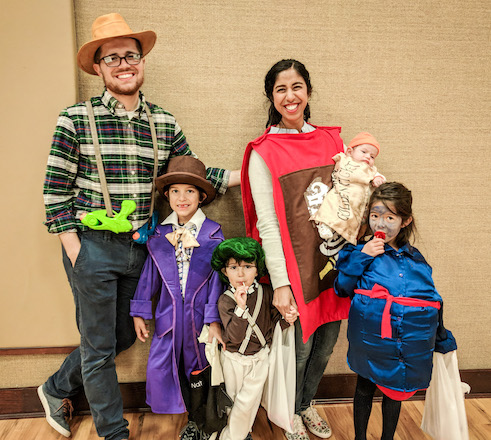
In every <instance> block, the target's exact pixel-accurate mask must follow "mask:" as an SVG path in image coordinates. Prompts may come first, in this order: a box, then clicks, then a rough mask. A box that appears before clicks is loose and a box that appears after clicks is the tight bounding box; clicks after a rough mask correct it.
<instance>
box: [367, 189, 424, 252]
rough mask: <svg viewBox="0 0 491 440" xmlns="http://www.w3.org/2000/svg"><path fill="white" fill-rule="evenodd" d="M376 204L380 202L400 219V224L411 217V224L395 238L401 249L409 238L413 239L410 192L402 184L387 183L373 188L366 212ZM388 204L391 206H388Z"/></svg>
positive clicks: (413, 224)
mask: <svg viewBox="0 0 491 440" xmlns="http://www.w3.org/2000/svg"><path fill="white" fill-rule="evenodd" d="M377 202H382V203H383V204H384V205H385V207H386V208H387V209H388V210H389V211H391V212H393V213H394V214H396V215H398V216H399V217H401V219H402V223H404V222H406V221H407V220H408V219H409V218H410V217H412V221H411V223H409V224H408V225H407V226H405V227H404V228H402V229H401V230H400V231H399V234H398V235H397V237H396V246H397V247H402V246H404V245H405V244H406V243H409V241H410V239H411V238H413V239H414V235H415V233H416V225H415V223H414V216H413V210H412V204H413V196H412V195H411V191H409V190H408V189H407V188H406V187H405V186H404V185H403V184H402V183H398V182H387V183H384V184H382V185H380V186H379V187H378V188H375V190H374V191H373V193H372V196H371V197H370V202H369V203H368V210H369V211H370V209H371V208H372V206H373V205H374V204H375V203H377ZM389 203H390V204H391V206H388V204H389ZM394 209H395V212H394ZM372 232H375V231H372Z"/></svg>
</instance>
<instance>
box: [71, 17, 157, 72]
mask: <svg viewBox="0 0 491 440" xmlns="http://www.w3.org/2000/svg"><path fill="white" fill-rule="evenodd" d="M118 37H128V38H134V39H136V40H138V41H139V42H140V44H141V47H142V55H143V56H145V55H146V54H147V53H148V52H150V51H151V50H152V47H153V46H154V44H155V41H156V40H157V34H156V33H155V32H154V31H143V32H133V31H132V30H131V28H130V27H129V26H128V24H127V23H126V21H125V19H124V18H123V17H122V16H121V15H119V14H117V13H115V12H113V13H112V14H107V15H101V16H100V17H97V18H96V19H95V21H94V23H92V40H90V41H89V42H88V43H85V44H84V45H83V46H82V47H81V48H80V50H79V51H78V54H77V63H78V67H80V68H81V69H82V70H83V71H84V72H87V73H90V74H91V75H97V73H96V71H95V70H94V68H93V67H92V65H93V64H94V55H95V53H96V52H97V49H99V47H101V46H102V45H103V44H104V43H106V42H107V41H109V40H112V39H113V38H118Z"/></svg>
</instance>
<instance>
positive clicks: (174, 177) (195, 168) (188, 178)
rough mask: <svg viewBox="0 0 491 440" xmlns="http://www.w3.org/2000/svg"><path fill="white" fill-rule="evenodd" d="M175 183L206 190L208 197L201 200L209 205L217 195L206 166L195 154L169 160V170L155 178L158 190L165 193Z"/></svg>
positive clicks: (203, 203)
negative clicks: (207, 174) (208, 177)
mask: <svg viewBox="0 0 491 440" xmlns="http://www.w3.org/2000/svg"><path fill="white" fill-rule="evenodd" d="M174 183H187V184H188V185H194V186H197V187H198V188H200V189H201V190H203V191H204V193H205V194H206V199H205V200H203V202H201V204H202V205H207V204H208V203H210V202H211V201H213V199H214V198H215V196H216V190H215V188H214V187H213V185H212V184H211V183H210V181H209V180H207V179H206V167H205V165H204V164H203V162H201V161H200V160H198V159H196V158H195V157H193V156H176V157H173V158H172V159H171V160H169V164H168V166H167V172H166V173H165V174H163V175H162V176H160V177H157V179H156V180H155V186H156V188H157V190H158V192H159V193H160V194H162V195H164V192H165V191H166V189H167V187H168V186H169V185H172V184H174Z"/></svg>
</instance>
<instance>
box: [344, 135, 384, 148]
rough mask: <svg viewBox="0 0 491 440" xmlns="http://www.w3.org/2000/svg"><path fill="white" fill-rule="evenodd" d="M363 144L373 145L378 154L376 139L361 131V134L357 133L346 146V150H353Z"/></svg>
mask: <svg viewBox="0 0 491 440" xmlns="http://www.w3.org/2000/svg"><path fill="white" fill-rule="evenodd" d="M363 144H369V145H373V146H374V147H375V148H376V149H377V150H378V152H379V153H380V145H379V143H378V142H377V139H375V138H374V137H373V136H372V135H371V134H370V133H368V132H366V131H362V132H361V133H358V134H357V135H356V136H355V137H354V138H353V139H352V140H351V142H350V143H349V144H348V148H355V147H357V146H358V145H363Z"/></svg>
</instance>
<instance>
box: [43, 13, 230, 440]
mask: <svg viewBox="0 0 491 440" xmlns="http://www.w3.org/2000/svg"><path fill="white" fill-rule="evenodd" d="M156 38H157V37H156V34H155V32H153V31H143V32H133V31H132V30H131V29H130V27H129V26H128V24H127V23H126V21H125V20H124V19H123V17H121V15H119V14H116V13H113V14H108V15H103V16H101V17H98V18H97V19H96V20H95V21H94V23H93V25H92V39H91V40H90V41H89V42H88V43H86V44H84V45H83V46H82V47H81V48H80V50H79V52H78V56H77V61H78V65H79V67H80V68H81V69H82V70H83V71H85V72H87V73H89V74H91V75H98V76H100V77H101V78H102V80H103V81H104V85H105V88H104V92H103V94H102V95H101V96H96V97H93V98H91V99H90V101H88V102H87V103H79V104H76V105H74V106H72V107H68V108H66V109H64V110H63V111H62V112H61V113H60V116H59V118H58V122H57V126H56V129H55V133H54V137H53V142H52V146H51V152H50V155H49V159H48V165H47V172H46V179H45V184H44V201H45V207H46V218H47V220H46V223H45V224H46V226H47V227H48V231H49V232H50V233H53V234H58V236H59V238H60V240H61V243H62V250H63V262H64V266H65V270H66V273H67V276H68V280H69V282H70V285H71V287H72V291H73V295H74V299H75V305H76V317H77V325H78V328H79V331H80V334H81V342H80V347H79V348H77V349H76V350H75V351H73V352H72V353H71V354H70V355H69V356H68V357H67V358H66V359H65V361H64V363H63V364H62V366H61V367H60V369H59V370H58V371H57V372H56V373H55V374H53V376H51V377H50V378H49V379H48V380H47V381H46V383H44V384H43V385H41V386H40V387H39V388H38V394H39V397H40V399H41V402H42V404H43V407H44V410H45V412H46V419H47V421H48V423H49V424H50V425H51V426H52V427H53V428H54V429H56V430H57V431H58V432H59V433H61V434H62V435H64V436H65V437H69V436H70V435H71V432H70V426H69V424H68V422H67V420H66V418H67V416H68V412H70V411H71V409H72V406H71V401H70V400H69V399H70V398H71V397H72V396H73V395H75V394H76V393H77V392H79V391H80V390H81V389H82V387H83V389H84V391H85V395H86V396H87V400H88V402H89V405H90V410H91V413H92V416H93V418H94V423H95V425H96V428H97V432H98V434H99V435H100V436H101V437H105V438H106V439H107V440H120V439H127V438H128V437H129V430H128V427H127V426H128V422H127V421H126V420H125V419H124V418H123V402H122V399H121V393H120V391H119V386H118V378H117V375H116V369H115V363H114V358H115V356H116V355H117V354H118V353H120V352H121V351H123V350H126V349H127V348H129V347H130V346H131V345H132V344H133V342H134V341H135V330H134V327H133V322H132V318H131V317H130V315H129V304H130V300H131V298H132V297H133V293H134V291H135V288H136V285H137V283H138V278H139V276H140V272H141V269H142V266H143V263H144V261H145V258H146V254H147V251H146V247H145V246H144V245H143V244H139V243H137V242H135V241H134V240H133V238H132V234H133V232H134V231H136V230H137V229H139V228H140V227H143V226H145V225H146V224H147V223H148V221H149V217H150V216H151V212H152V211H153V206H154V198H153V192H154V191H153V190H154V188H153V181H154V175H160V174H163V173H164V172H165V170H166V167H167V163H168V160H169V158H171V157H174V156H179V155H192V156H194V157H196V155H195V154H194V153H193V152H192V151H191V150H190V149H189V146H188V144H187V141H186V138H185V136H184V134H183V132H182V131H181V128H180V127H179V125H178V124H177V122H176V120H175V118H174V117H173V116H172V115H171V114H170V113H168V112H166V111H165V110H163V109H162V108H160V107H158V106H156V105H154V104H151V103H149V102H148V101H146V99H145V96H144V95H143V94H142V93H141V91H140V87H141V86H142V84H143V79H144V70H145V58H144V57H145V56H146V55H147V54H148V53H149V52H150V51H151V49H152V48H153V46H154V44H155V41H156ZM89 104H90V105H89ZM90 108H92V111H93V121H94V122H95V124H94V123H93V124H92V126H91V123H90V121H89V120H90V119H91V113H92V112H91V111H90ZM152 121H153V124H152ZM97 144H99V150H100V153H99V154H98V153H97ZM154 157H157V158H158V159H157V163H156V164H155V161H154ZM98 161H99V166H97V165H96V162H98ZM207 178H208V179H209V180H211V182H212V183H213V185H214V187H215V188H216V190H217V191H218V192H219V193H224V192H225V191H226V188H227V186H234V185H237V184H238V183H239V171H238V170H236V171H232V172H230V171H227V170H223V169H218V168H208V169H207ZM126 200H130V201H132V202H134V203H133V204H132V206H135V205H136V208H134V210H133V211H131V212H130V213H129V215H128V220H129V223H128V222H127V224H130V228H131V230H129V231H128V232H123V233H114V232H112V231H114V230H115V229H112V228H109V227H107V226H105V225H106V224H109V223H110V222H113V223H114V218H113V219H109V220H107V223H106V220H103V221H102V224H101V225H96V227H102V228H106V229H109V230H92V229H89V228H88V227H86V226H85V225H84V224H83V223H82V222H81V217H83V216H84V215H85V214H87V212H91V211H97V210H101V209H104V208H106V211H105V213H106V214H107V217H111V216H112V213H113V211H120V210H121V205H122V203H123V201H126ZM97 218H100V217H97ZM125 230H127V229H125Z"/></svg>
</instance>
